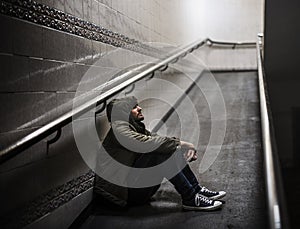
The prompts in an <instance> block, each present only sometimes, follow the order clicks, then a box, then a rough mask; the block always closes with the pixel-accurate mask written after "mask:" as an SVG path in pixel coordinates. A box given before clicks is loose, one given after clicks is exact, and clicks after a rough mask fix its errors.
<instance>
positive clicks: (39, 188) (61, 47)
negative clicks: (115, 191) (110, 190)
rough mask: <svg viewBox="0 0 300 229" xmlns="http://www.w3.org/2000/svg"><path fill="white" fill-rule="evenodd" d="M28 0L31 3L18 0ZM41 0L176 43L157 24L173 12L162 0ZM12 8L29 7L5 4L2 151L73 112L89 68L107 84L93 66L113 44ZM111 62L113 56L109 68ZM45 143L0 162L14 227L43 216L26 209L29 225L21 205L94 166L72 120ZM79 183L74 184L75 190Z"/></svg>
mask: <svg viewBox="0 0 300 229" xmlns="http://www.w3.org/2000/svg"><path fill="white" fill-rule="evenodd" d="M24 2H25V3H28V4H30V3H32V1H23V3H22V1H21V3H22V4H24ZM38 2H39V3H42V4H43V5H47V6H49V8H47V9H51V8H55V9H57V10H60V11H62V12H65V13H68V14H71V15H74V16H76V17H78V18H80V19H83V20H84V21H89V22H92V23H94V24H95V25H98V26H102V27H104V28H105V29H107V30H109V31H112V32H116V33H118V34H120V35H123V36H125V37H128V38H130V39H135V40H136V41H138V42H147V41H152V40H155V41H163V42H169V41H170V40H172V37H171V36H170V34H168V33H163V31H162V30H161V27H160V24H161V20H162V18H161V17H160V16H159V15H160V14H163V15H164V17H168V12H169V13H171V12H172V10H171V9H167V8H166V7H163V5H164V4H166V3H165V2H161V3H159V2H157V1H135V2H134V3H135V4H132V3H129V2H126V1H96V0H88V1H87V0H84V1H81V0H65V1H63V0H58V1H57V0H55V1H54V0H52V1H51V0H41V1H38ZM21 3H20V4H21ZM5 4H6V5H5ZM7 5H9V6H12V5H15V6H18V7H20V8H21V9H26V7H28V5H19V3H18V2H16V1H10V0H7V1H1V10H2V11H1V12H2V13H1V14H0V28H1V33H2V35H1V38H0V39H1V41H0V66H1V67H0V69H1V70H0V71H1V73H0V74H1V85H0V103H1V107H0V114H1V119H0V142H1V144H0V147H1V149H3V148H4V147H6V146H8V145H9V144H10V143H13V142H15V141H16V140H18V139H20V138H21V137H23V136H25V135H26V134H28V133H31V132H32V131H34V130H36V129H37V128H39V127H40V126H42V125H44V124H46V123H47V122H49V121H50V120H53V119H55V118H56V117H58V116H59V115H61V114H63V113H64V112H66V111H68V110H69V109H70V108H71V107H72V99H73V98H74V95H75V92H76V89H77V86H78V83H79V82H80V81H81V79H82V77H83V76H84V75H85V73H87V72H88V70H90V71H91V69H93V72H95V73H97V74H96V78H97V81H98V82H97V83H98V84H101V83H104V82H105V81H106V80H107V78H106V77H104V76H103V77H102V76H101V72H102V71H103V67H102V66H97V65H96V66H93V65H94V63H96V61H99V60H101V58H102V57H103V56H106V55H107V54H108V53H109V52H111V51H113V50H115V49H116V47H114V45H113V44H110V40H109V39H108V40H104V42H99V41H95V40H93V39H87V38H86V37H82V36H78V35H74V34H70V33H68V32H64V31H61V30H59V29H55V28H53V27H51V26H50V27H49V26H44V25H43V24H39V23H36V22H34V21H30V19H28V18H27V19H26V18H25V17H23V16H24V15H23V16H22V18H18V17H17V16H14V15H13V14H11V13H9V12H7V11H5V7H7ZM175 5H176V4H175ZM128 52H129V53H130V51H128ZM124 58H125V57H124ZM114 61H115V60H111V62H112V65H114V63H113V62H114ZM119 61H121V62H122V61H123V60H122V59H120V60H119ZM100 62H101V61H100ZM110 64H111V63H110ZM100 65H101V64H100ZM54 135H55V133H54V134H53V136H54ZM50 138H51V137H49V138H48V139H50ZM46 140H47V139H45V140H42V141H41V142H39V143H37V144H36V145H34V146H33V147H30V148H29V149H27V150H25V151H24V152H23V153H22V154H20V155H18V156H16V157H15V158H13V159H11V160H9V161H8V162H5V163H4V164H2V165H1V166H0V192H1V194H2V195H1V197H0V202H1V208H0V214H1V215H7V214H9V215H10V218H11V219H10V221H13V220H14V219H16V218H17V219H18V220H19V222H17V224H16V225H17V226H18V225H19V226H20V225H24V224H27V223H32V222H33V221H34V220H35V219H36V218H37V217H38V215H37V213H34V212H33V213H32V212H30V211H29V212H28V211H27V212H26V211H25V210H24V212H25V213H24V212H23V213H24V215H25V216H24V217H25V219H26V220H25V222H24V218H23V219H20V217H19V218H18V216H17V214H18V212H17V211H16V209H24V206H27V204H29V205H28V206H30V203H31V201H36V199H37V197H41V195H42V197H41V198H44V199H45V198H46V197H47V196H55V194H53V192H55V190H57V187H59V186H61V185H64V184H65V183H66V182H68V181H72V180H74V179H76V178H77V177H79V176H81V175H82V174H85V173H86V172H88V171H89V168H88V166H86V164H85V163H84V161H83V160H82V158H81V156H80V154H79V153H78V150H77V148H76V145H75V143H74V138H73V134H72V127H71V125H68V126H66V127H65V128H63V130H62V137H61V138H60V140H59V141H58V142H56V143H54V144H52V145H50V146H49V147H48V148H47V144H46ZM72 187H73V186H72ZM76 187H77V186H76ZM76 187H75V188H73V189H74V190H77V191H78V188H76ZM78 187H79V186H78ZM86 188H89V186H86ZM49 190H50V191H51V190H52V194H49ZM69 191H70V190H69ZM83 191H84V190H83ZM43 195H44V196H43ZM64 198H65V197H64ZM47 201H50V200H47ZM60 204H63V202H60ZM81 204H82V203H81ZM84 204H87V203H84ZM56 205H57V202H55V201H54V204H53V203H50V202H49V203H48V204H46V205H45V206H44V209H43V210H41V212H43V211H46V210H45V209H48V210H49V209H51V207H50V208H49V206H56ZM58 205H59V204H58ZM83 207H84V206H83ZM52 210H53V209H52ZM36 211H37V210H36ZM26 214H27V215H26ZM31 214H32V215H31ZM76 214H78V212H77V213H76ZM10 223H11V222H10ZM15 223H16V222H15ZM18 223H20V224H18ZM4 225H5V223H4Z"/></svg>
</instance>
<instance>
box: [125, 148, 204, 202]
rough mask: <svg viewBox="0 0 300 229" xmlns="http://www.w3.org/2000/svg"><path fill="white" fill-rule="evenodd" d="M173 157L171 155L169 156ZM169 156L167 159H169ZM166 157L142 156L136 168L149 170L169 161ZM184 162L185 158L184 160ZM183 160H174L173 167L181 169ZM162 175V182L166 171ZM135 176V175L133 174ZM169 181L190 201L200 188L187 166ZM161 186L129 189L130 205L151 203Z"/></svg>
mask: <svg viewBox="0 0 300 229" xmlns="http://www.w3.org/2000/svg"><path fill="white" fill-rule="evenodd" d="M169 156H171V155H169ZM169 156H167V157H169ZM167 157H166V155H162V154H154V153H147V154H143V155H141V156H140V157H139V158H138V159H137V160H136V161H135V163H134V165H133V166H134V167H136V168H147V167H151V166H154V165H157V164H159V163H162V162H163V161H164V160H166V159H167ZM182 160H183V158H182ZM182 160H181V161H180V160H178V158H177V160H176V159H174V160H173V161H174V163H173V162H172V166H176V167H177V168H179V165H180V163H182ZM160 173H161V181H162V180H163V178H164V177H165V176H164V171H160ZM133 175H134V174H133ZM169 181H170V182H171V183H172V184H173V185H174V187H175V189H176V190H177V192H178V193H179V194H180V195H181V198H182V199H190V198H192V197H193V196H194V195H195V194H196V192H197V189H198V188H199V183H198V180H197V178H196V177H195V175H194V173H193V171H192V170H191V169H190V167H189V165H188V164H186V165H185V166H184V168H183V169H182V170H181V171H179V172H178V173H177V174H176V175H175V176H174V177H172V178H170V179H169ZM159 187H160V184H159V185H156V186H152V187H147V188H129V189H128V203H129V204H130V205H138V204H145V203H147V202H149V199H150V198H151V197H152V196H153V195H154V194H155V192H156V191H157V190H158V189H159Z"/></svg>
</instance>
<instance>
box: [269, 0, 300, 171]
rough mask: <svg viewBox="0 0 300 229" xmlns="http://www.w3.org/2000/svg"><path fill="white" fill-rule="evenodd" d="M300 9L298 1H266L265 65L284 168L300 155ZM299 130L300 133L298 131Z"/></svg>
mask: <svg viewBox="0 0 300 229" xmlns="http://www.w3.org/2000/svg"><path fill="white" fill-rule="evenodd" d="M299 8H300V4H299V2H298V1H296V0H291V1H288V2H283V1H279V0H276V1H266V30H265V68H266V76H267V80H268V85H269V93H270V100H271V108H272V113H273V118H274V123H275V134H276V140H277V145H278V150H279V156H280V159H281V162H282V165H283V166H284V167H290V166H293V165H297V164H299V162H300V157H299V143H298V142H299V140H298V139H299V126H298V127H297V126H296V121H297V120H298V119H299V112H297V111H299V107H300V100H299V85H300V80H299V57H298V56H299V51H300V43H299V38H300V33H299V26H300V20H299V14H298V12H299ZM297 133H298V134H297Z"/></svg>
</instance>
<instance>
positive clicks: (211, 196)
mask: <svg viewBox="0 0 300 229" xmlns="http://www.w3.org/2000/svg"><path fill="white" fill-rule="evenodd" d="M198 193H199V194H201V195H203V196H205V197H207V198H208V199H211V200H218V199H221V198H222V197H224V196H226V192H225V191H219V192H216V191H211V190H209V189H208V188H206V187H204V186H201V187H200V192H198Z"/></svg>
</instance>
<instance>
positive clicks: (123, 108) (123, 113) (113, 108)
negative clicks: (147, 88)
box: [106, 96, 137, 122]
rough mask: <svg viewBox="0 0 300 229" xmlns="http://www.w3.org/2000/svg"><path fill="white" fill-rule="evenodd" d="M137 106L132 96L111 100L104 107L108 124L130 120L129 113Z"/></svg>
mask: <svg viewBox="0 0 300 229" xmlns="http://www.w3.org/2000/svg"><path fill="white" fill-rule="evenodd" d="M136 104H137V99H136V98H135V97H134V96H128V97H124V98H120V99H113V100H112V101H110V103H109V104H108V105H107V107H106V115H107V118H108V121H109V122H113V121H126V122H129V120H130V112H131V110H132V109H133V107H134V106H135V105H136Z"/></svg>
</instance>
